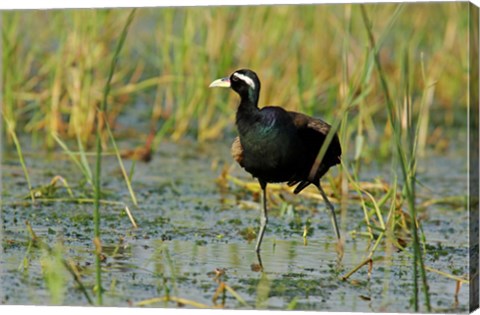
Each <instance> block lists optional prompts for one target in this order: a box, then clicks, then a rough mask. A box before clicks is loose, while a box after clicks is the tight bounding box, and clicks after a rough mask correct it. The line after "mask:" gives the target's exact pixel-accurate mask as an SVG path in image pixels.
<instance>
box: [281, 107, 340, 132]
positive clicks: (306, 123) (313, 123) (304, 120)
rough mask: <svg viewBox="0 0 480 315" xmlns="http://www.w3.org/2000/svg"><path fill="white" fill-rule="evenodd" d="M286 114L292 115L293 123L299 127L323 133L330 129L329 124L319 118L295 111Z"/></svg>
mask: <svg viewBox="0 0 480 315" xmlns="http://www.w3.org/2000/svg"><path fill="white" fill-rule="evenodd" d="M288 114H289V115H290V117H292V120H293V123H294V124H295V126H297V128H299V129H302V128H308V129H313V130H315V131H317V132H319V133H321V134H323V135H327V134H328V132H329V131H330V129H331V126H330V125H329V124H327V123H326V122H324V121H323V120H321V119H318V118H313V117H310V116H307V115H305V114H302V113H297V112H288Z"/></svg>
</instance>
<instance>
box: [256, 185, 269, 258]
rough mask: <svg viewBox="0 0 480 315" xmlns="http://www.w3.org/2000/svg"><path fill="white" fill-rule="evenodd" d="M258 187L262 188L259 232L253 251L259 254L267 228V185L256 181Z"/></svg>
mask: <svg viewBox="0 0 480 315" xmlns="http://www.w3.org/2000/svg"><path fill="white" fill-rule="evenodd" d="M258 182H259V183H260V187H261V188H262V197H261V209H260V210H261V211H262V212H261V214H260V231H259V232H258V237H257V245H255V251H256V252H257V253H260V245H261V244H262V239H263V234H264V233H265V227H266V226H267V222H268V216H267V183H266V182H264V181H263V180H258Z"/></svg>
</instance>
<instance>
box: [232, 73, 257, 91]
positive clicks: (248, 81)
mask: <svg viewBox="0 0 480 315" xmlns="http://www.w3.org/2000/svg"><path fill="white" fill-rule="evenodd" d="M233 75H234V76H236V77H237V78H239V79H240V80H242V81H243V82H245V83H247V84H248V85H250V86H251V87H252V89H254V88H255V82H253V80H252V79H251V78H249V77H247V76H246V75H244V74H241V73H238V72H235V73H234V74H233Z"/></svg>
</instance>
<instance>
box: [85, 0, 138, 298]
mask: <svg viewBox="0 0 480 315" xmlns="http://www.w3.org/2000/svg"><path fill="white" fill-rule="evenodd" d="M135 10H136V9H133V10H132V11H131V12H130V14H129V16H128V18H127V21H126V23H125V25H124V27H123V30H122V32H121V34H120V39H119V40H118V43H117V46H116V49H115V53H114V55H113V58H112V60H111V63H110V70H109V73H108V79H107V81H106V84H105V87H104V90H103V100H102V103H101V105H100V107H99V108H98V113H97V133H96V164H95V165H96V167H95V203H94V212H93V214H94V215H93V221H94V234H95V236H94V244H95V258H96V259H95V274H96V289H97V290H96V296H97V303H98V304H99V305H102V304H103V298H102V290H103V289H102V274H101V254H102V247H101V240H100V219H101V218H100V198H101V193H102V190H101V181H102V179H101V176H102V175H101V174H102V135H103V126H104V124H105V122H106V115H107V107H108V104H107V99H108V95H109V93H110V83H111V81H112V77H113V74H114V72H115V67H116V65H117V61H118V58H119V55H120V51H121V50H122V47H123V44H124V42H125V38H126V37H127V33H128V28H129V26H130V24H131V23H132V20H133V17H134V14H135Z"/></svg>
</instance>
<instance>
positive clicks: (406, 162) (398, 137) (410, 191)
mask: <svg viewBox="0 0 480 315" xmlns="http://www.w3.org/2000/svg"><path fill="white" fill-rule="evenodd" d="M401 8H402V7H401V5H400V6H398V8H397V10H396V14H399V13H400V10H401ZM360 9H361V14H362V19H363V22H364V24H365V29H366V31H367V36H368V41H369V43H370V48H371V50H372V53H373V56H374V61H375V66H376V68H377V72H378V75H379V78H380V82H381V87H382V90H383V93H384V95H385V102H386V105H387V111H388V118H389V122H390V124H391V126H392V129H393V134H394V140H395V143H394V146H395V149H396V152H397V159H398V161H399V162H400V169H401V171H402V175H403V179H404V190H405V197H406V199H407V203H408V208H409V210H410V216H411V233H412V235H413V264H412V267H413V303H414V310H415V311H418V310H419V306H418V268H419V267H420V275H421V279H422V284H423V292H424V295H425V305H426V307H427V310H428V311H429V312H430V311H431V305H430V295H429V292H428V284H427V278H426V271H425V265H424V264H423V256H422V252H421V250H420V242H419V237H418V230H417V224H418V221H417V209H416V207H415V183H416V152H415V145H416V136H417V135H418V133H417V134H415V135H414V134H413V133H412V130H413V129H414V126H413V124H412V116H411V103H410V101H409V97H410V95H408V93H409V89H408V81H407V83H406V84H405V87H406V93H407V94H406V113H407V115H406V116H407V117H406V126H405V129H406V130H407V136H406V143H407V150H405V149H404V143H403V141H402V129H401V121H400V118H399V117H400V115H399V113H398V110H397V109H396V107H395V104H394V102H393V100H392V97H391V94H390V91H389V88H388V83H387V79H386V75H385V73H384V70H383V68H382V64H381V62H380V58H379V51H380V45H378V44H377V43H376V42H375V38H374V36H373V32H372V25H371V22H370V20H369V18H368V16H367V12H366V9H365V6H364V5H361V6H360ZM393 20H394V19H392V23H393ZM403 70H404V76H405V78H408V71H409V68H408V63H407V62H405V63H404V69H403Z"/></svg>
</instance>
